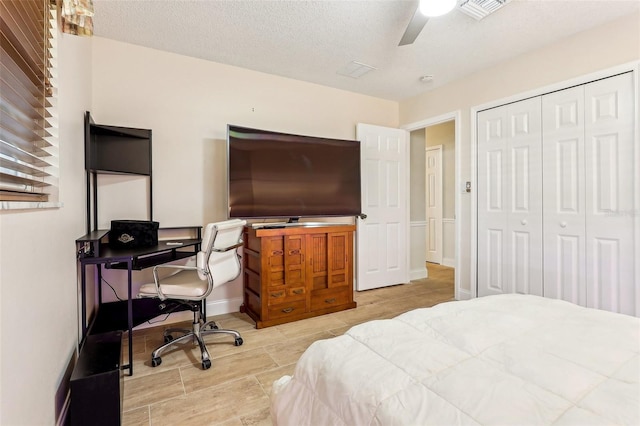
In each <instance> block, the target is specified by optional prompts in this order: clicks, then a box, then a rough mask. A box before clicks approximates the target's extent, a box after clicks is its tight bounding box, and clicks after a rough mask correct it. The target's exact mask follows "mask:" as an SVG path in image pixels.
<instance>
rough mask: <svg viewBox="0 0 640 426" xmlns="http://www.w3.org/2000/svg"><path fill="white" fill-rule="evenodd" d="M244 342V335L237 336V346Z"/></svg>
mask: <svg viewBox="0 0 640 426" xmlns="http://www.w3.org/2000/svg"><path fill="white" fill-rule="evenodd" d="M243 343H244V340H242V337H237V338H236V341H235V342H234V344H235V345H236V346H240V345H242V344H243Z"/></svg>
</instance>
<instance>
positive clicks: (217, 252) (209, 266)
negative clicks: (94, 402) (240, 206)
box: [138, 219, 246, 370]
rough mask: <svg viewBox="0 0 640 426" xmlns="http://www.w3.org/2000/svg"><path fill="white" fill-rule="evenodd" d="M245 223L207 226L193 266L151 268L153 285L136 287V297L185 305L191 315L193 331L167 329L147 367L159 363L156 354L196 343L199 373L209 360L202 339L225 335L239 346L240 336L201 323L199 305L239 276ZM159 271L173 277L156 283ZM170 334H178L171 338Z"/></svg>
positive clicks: (207, 323) (229, 222)
mask: <svg viewBox="0 0 640 426" xmlns="http://www.w3.org/2000/svg"><path fill="white" fill-rule="evenodd" d="M245 224H246V221H244V220H239V219H232V220H227V221H224V222H218V223H210V224H208V225H207V226H205V228H204V235H203V237H202V244H201V246H200V251H199V252H198V253H197V254H196V266H179V265H158V266H156V267H154V268H153V279H154V282H153V283H149V284H144V285H143V286H142V287H140V292H139V294H138V296H139V297H156V298H159V299H160V300H171V301H175V302H177V304H178V306H179V305H188V306H189V308H190V309H191V310H192V311H193V327H192V329H191V330H189V329H180V328H169V329H167V330H165V332H164V342H165V343H164V344H163V345H162V346H160V347H159V348H157V349H156V350H154V351H153V352H152V353H151V365H152V366H153V367H157V366H158V365H160V363H162V359H161V358H160V353H161V352H162V351H164V350H165V349H166V348H168V347H170V346H171V345H173V344H174V343H178V342H183V341H185V340H188V339H193V340H194V341H197V343H198V344H199V345H200V350H201V351H202V369H203V370H206V369H208V368H209V367H211V360H210V357H209V352H208V351H207V347H206V346H205V344H204V341H203V340H202V338H203V336H205V335H208V334H213V333H226V334H231V335H232V336H234V337H235V342H234V343H235V345H236V346H240V345H242V337H240V333H238V332H237V331H234V330H221V329H218V326H217V325H216V324H215V322H213V321H209V322H206V323H205V322H204V320H203V318H202V315H201V312H202V302H203V301H204V300H205V299H206V298H207V296H209V294H211V291H212V290H213V289H214V288H215V287H218V286H220V285H222V284H225V283H227V282H229V281H233V280H234V279H236V278H237V277H238V275H240V261H239V257H238V254H237V249H238V247H240V246H241V245H242V239H241V236H242V229H243V227H244V225H245ZM161 269H172V270H174V273H172V274H171V275H169V276H168V277H166V278H162V279H160V278H159V277H158V272H159V271H160V270H161ZM173 333H182V335H181V336H180V337H177V338H174V337H173Z"/></svg>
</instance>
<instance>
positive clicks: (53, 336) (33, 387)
mask: <svg viewBox="0 0 640 426" xmlns="http://www.w3.org/2000/svg"><path fill="white" fill-rule="evenodd" d="M58 63H59V91H58V99H59V102H58V105H59V107H58V110H59V143H60V201H62V202H63V203H64V207H62V208H58V209H47V210H38V211H35V210H22V211H0V234H1V235H2V237H1V238H0V253H1V259H2V268H1V270H0V290H1V294H2V296H1V299H0V301H1V305H0V306H1V308H0V318H1V320H0V329H1V335H0V340H1V342H2V348H1V361H2V365H1V371H0V373H1V379H2V382H1V383H2V398H1V399H2V407H1V411H0V424H2V425H52V424H55V421H56V418H55V417H56V414H55V406H56V403H55V401H54V398H55V394H56V391H57V389H58V387H59V385H60V383H61V381H62V376H63V374H64V372H65V369H66V367H67V365H68V363H69V361H70V360H71V358H72V357H73V354H74V351H75V348H76V345H77V329H78V326H77V312H78V310H77V306H78V304H77V280H76V258H75V240H76V238H78V237H80V236H82V235H83V234H84V233H85V223H84V206H85V202H84V148H83V146H84V145H83V144H84V142H83V141H84V133H83V124H82V120H83V112H84V111H85V110H86V109H87V108H88V107H89V106H90V103H91V86H90V80H91V44H90V41H89V40H88V39H83V38H80V37H74V36H69V35H64V36H61V39H60V40H59V53H58Z"/></svg>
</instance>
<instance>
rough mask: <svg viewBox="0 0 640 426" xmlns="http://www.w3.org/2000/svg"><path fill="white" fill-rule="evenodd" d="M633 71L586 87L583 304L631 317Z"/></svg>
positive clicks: (632, 313) (633, 269)
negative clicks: (584, 293)
mask: <svg viewBox="0 0 640 426" xmlns="http://www.w3.org/2000/svg"><path fill="white" fill-rule="evenodd" d="M632 94H633V79H632V74H631V73H627V74H622V75H618V76H615V77H611V78H607V79H604V80H599V81H596V82H593V83H589V84H587V85H586V86H585V106H586V111H585V165H586V182H587V191H586V238H587V241H586V257H587V259H588V263H587V274H586V288H587V295H586V296H587V298H586V306H589V307H593V308H599V309H605V310H608V311H613V312H621V313H625V314H630V315H635V314H636V312H635V297H636V295H635V285H634V277H635V267H636V266H635V262H634V260H635V259H636V258H637V257H638V254H637V253H636V252H635V251H634V216H633V211H634V204H635V199H634V187H633V176H634V133H633V132H634V114H635V113H634V105H633V96H632Z"/></svg>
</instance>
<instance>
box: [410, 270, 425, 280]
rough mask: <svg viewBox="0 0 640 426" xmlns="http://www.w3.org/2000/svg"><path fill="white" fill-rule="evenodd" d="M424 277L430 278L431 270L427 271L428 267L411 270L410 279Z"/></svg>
mask: <svg viewBox="0 0 640 426" xmlns="http://www.w3.org/2000/svg"><path fill="white" fill-rule="evenodd" d="M423 278H429V272H428V271H427V268H417V269H412V270H411V272H409V279H411V280H412V281H413V280H421V279H423Z"/></svg>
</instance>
